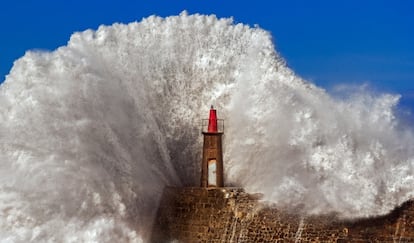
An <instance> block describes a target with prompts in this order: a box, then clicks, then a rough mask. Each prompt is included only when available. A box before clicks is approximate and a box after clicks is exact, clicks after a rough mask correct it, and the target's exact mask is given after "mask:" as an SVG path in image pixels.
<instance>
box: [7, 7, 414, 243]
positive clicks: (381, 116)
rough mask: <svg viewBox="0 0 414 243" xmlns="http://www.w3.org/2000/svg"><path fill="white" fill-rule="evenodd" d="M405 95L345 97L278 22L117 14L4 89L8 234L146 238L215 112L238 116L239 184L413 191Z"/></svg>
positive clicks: (23, 64)
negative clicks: (265, 26)
mask: <svg viewBox="0 0 414 243" xmlns="http://www.w3.org/2000/svg"><path fill="white" fill-rule="evenodd" d="M398 99H399V97H398V96H395V95H390V94H370V93H369V92H356V93H354V94H352V95H349V96H348V97H347V98H341V99H339V98H335V97H332V96H331V95H329V94H328V93H326V92H325V91H324V90H323V89H321V88H318V87H316V86H315V85H313V84H312V83H309V82H307V81H304V80H302V79H301V78H300V77H298V76H296V75H295V74H294V73H293V72H292V71H291V70H290V69H289V68H288V67H287V66H286V65H285V62H284V61H283V59H282V58H281V57H280V55H279V54H278V53H277V52H276V51H275V47H274V44H273V41H272V38H271V36H270V34H269V33H268V32H266V31H264V30H262V29H260V28H257V27H255V28H251V27H249V26H246V25H243V24H234V23H233V21H232V19H225V18H222V19H218V18H217V17H215V16H204V15H198V14H195V15H188V14H186V13H185V12H184V13H182V14H181V15H180V16H172V17H167V18H161V17H156V16H151V17H149V18H146V19H143V20H142V21H141V22H135V23H130V24H127V25H125V24H114V25H112V26H101V27H99V29H98V30H96V31H93V30H86V31H84V32H80V33H75V34H73V35H72V37H71V39H70V41H69V42H68V44H67V46H63V47H60V48H59V49H57V50H55V51H53V52H36V51H29V52H27V53H26V54H25V56H24V57H22V58H20V59H19V60H17V61H16V62H15V64H14V66H13V68H12V70H11V72H10V74H9V75H8V76H7V77H6V80H5V82H4V83H3V84H2V85H1V89H0V124H1V126H0V162H1V163H0V237H1V238H2V241H4V242H28V241H33V242H39V241H47V242H53V241H59V242H141V241H146V239H148V237H149V234H150V229H151V224H152V222H153V220H154V214H155V212H156V209H157V203H158V200H159V198H160V196H161V193H162V190H163V188H164V186H166V185H172V186H190V185H198V182H199V175H200V172H199V169H200V168H199V165H200V152H201V140H200V139H201V136H200V130H199V123H200V119H201V118H205V116H206V115H207V111H208V109H209V106H210V105H211V104H213V105H215V106H216V107H217V108H218V112H219V116H220V118H224V119H225V122H226V125H225V126H226V131H225V140H224V146H225V147H224V150H225V155H224V157H225V158H224V159H225V171H226V174H225V176H226V181H227V184H231V185H236V186H242V187H245V188H246V189H247V190H248V191H250V192H261V193H263V194H264V195H265V199H266V200H268V201H271V202H274V203H276V204H277V205H279V206H280V207H294V208H300V209H301V210H303V213H310V214H312V213H325V212H336V213H338V214H339V215H341V216H343V217H363V216H370V215H378V214H384V213H387V212H388V211H389V210H390V209H392V208H393V207H394V206H395V205H397V204H399V203H401V202H403V201H405V200H407V199H409V198H411V197H412V196H413V191H414V190H413V188H414V177H413V167H412V165H413V162H414V151H413V149H412V146H413V144H414V139H413V133H412V130H411V129H410V128H407V127H403V126H402V125H401V124H400V122H399V119H398V117H396V115H395V109H396V106H397V103H398Z"/></svg>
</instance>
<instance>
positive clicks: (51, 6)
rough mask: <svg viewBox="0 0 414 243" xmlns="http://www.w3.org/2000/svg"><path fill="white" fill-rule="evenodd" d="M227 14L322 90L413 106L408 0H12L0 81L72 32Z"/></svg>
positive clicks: (413, 26)
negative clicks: (383, 95)
mask: <svg viewBox="0 0 414 243" xmlns="http://www.w3.org/2000/svg"><path fill="white" fill-rule="evenodd" d="M183 10H187V11H188V12H189V13H190V14H191V13H202V14H216V15H217V16H218V17H233V18H234V21H235V22H236V23H239V22H240V23H245V24H249V25H251V26H253V25H254V24H257V25H259V26H260V27H262V28H264V29H266V30H268V31H269V32H271V34H272V36H273V38H274V42H275V44H276V46H277V51H278V52H279V53H281V55H282V56H283V57H284V58H285V59H286V61H287V63H288V65H289V66H290V67H291V68H292V69H293V70H294V71H295V72H296V73H297V74H298V75H300V76H301V77H303V78H305V79H307V80H309V81H311V82H314V83H316V84H318V85H319V86H322V87H325V88H327V89H330V88H332V87H333V86H335V85H336V84H338V83H351V84H362V83H367V82H368V83H369V84H370V85H371V86H372V87H374V88H375V89H376V90H379V91H387V92H394V93H400V94H402V95H403V105H407V106H410V107H412V110H414V48H413V44H412V43H414V14H413V13H414V1H409V0H406V1H403V0H395V1H391V0H389V1H382V0H375V1H355V0H350V1H328V0H326V1H318V0H315V1H307V0H290V1H271V0H268V1H264V0H256V1H242V0H239V1H234V0H220V1H219V0H163V1H161V0H153V1H149V0H117V1H106V0H101V1H95V0H89V1H88V0H82V1H81V0H70V1H64V0H13V1H2V2H1V3H0V27H1V31H2V35H1V38H0V82H2V81H3V80H4V77H5V75H6V74H7V73H9V71H10V68H11V67H12V65H13V61H14V60H16V59H17V58H19V57H21V56H23V55H24V53H25V51H27V50H32V49H40V50H54V49H56V48H57V47H59V46H62V45H65V44H66V43H67V41H68V40H69V37H70V35H71V34H72V33H73V32H75V31H83V30H85V29H88V28H91V29H97V28H98V26H99V25H101V24H105V25H110V24H112V23H114V22H121V23H128V22H131V21H140V20H141V19H142V18H144V17H147V16H149V15H153V14H155V15H159V16H169V15H177V14H179V13H180V12H181V11H183Z"/></svg>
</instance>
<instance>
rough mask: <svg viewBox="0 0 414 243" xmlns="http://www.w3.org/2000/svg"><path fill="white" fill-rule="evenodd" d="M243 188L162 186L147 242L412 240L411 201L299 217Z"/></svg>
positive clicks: (413, 206) (413, 232)
mask: <svg viewBox="0 0 414 243" xmlns="http://www.w3.org/2000/svg"><path fill="white" fill-rule="evenodd" d="M259 199H260V195H257V194H256V195H252V194H248V193H245V192H244V190H243V189H242V188H216V189H206V188H195V187H194V188H192V187H187V188H173V187H169V188H166V189H165V190H164V194H163V197H162V200H161V202H160V207H159V209H158V214H157V218H156V221H155V222H154V227H153V233H152V242H171V241H173V242H174V240H176V241H175V242H414V202H413V201H408V202H406V203H404V204H403V205H401V206H400V207H399V208H396V209H395V210H394V211H392V212H391V213H390V214H388V215H385V216H381V217H377V218H369V219H360V220H358V221H340V220H338V219H337V218H336V217H335V216H333V215H330V216H329V215H324V216H312V217H303V216H301V215H295V214H293V213H289V212H284V211H281V210H278V209H277V208H275V207H272V206H268V205H266V204H264V203H261V202H259Z"/></svg>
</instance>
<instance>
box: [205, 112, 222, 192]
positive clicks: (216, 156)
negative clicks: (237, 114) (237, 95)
mask: <svg viewBox="0 0 414 243" xmlns="http://www.w3.org/2000/svg"><path fill="white" fill-rule="evenodd" d="M202 124H203V125H202V131H201V132H202V134H203V137H204V142H203V160H202V162H201V187H223V186H224V180H223V148H222V137H223V134H224V122H223V120H221V119H217V111H216V110H215V109H214V107H213V106H211V109H210V116H209V118H208V120H206V119H205V120H203V123H202Z"/></svg>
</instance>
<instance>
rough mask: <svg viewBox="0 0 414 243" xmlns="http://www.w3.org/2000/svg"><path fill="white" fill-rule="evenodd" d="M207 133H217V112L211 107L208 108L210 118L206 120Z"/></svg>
mask: <svg viewBox="0 0 414 243" xmlns="http://www.w3.org/2000/svg"><path fill="white" fill-rule="evenodd" d="M207 131H208V132H218V130H217V112H216V110H215V109H214V107H213V106H211V108H210V116H209V118H208V130H207Z"/></svg>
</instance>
